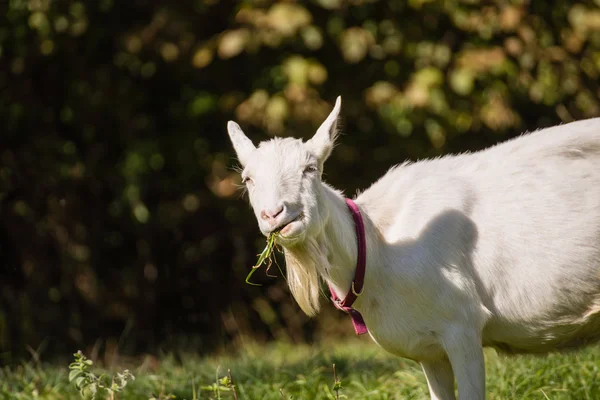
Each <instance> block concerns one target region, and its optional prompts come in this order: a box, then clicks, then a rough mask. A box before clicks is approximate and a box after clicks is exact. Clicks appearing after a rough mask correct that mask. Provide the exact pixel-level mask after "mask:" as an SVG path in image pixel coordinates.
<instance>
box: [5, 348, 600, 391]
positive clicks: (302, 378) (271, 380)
mask: <svg viewBox="0 0 600 400" xmlns="http://www.w3.org/2000/svg"><path fill="white" fill-rule="evenodd" d="M333 364H335V365H336V372H337V379H338V380H339V381H341V389H340V390H339V398H340V399H373V400H378V399H381V400H383V399H427V398H428V395H427V385H426V382H425V377H424V376H423V374H422V373H421V370H420V368H419V366H418V365H417V364H416V363H413V362H411V361H406V360H402V359H399V358H396V357H394V356H391V355H388V354H386V353H385V352H384V351H382V350H380V349H379V348H378V347H377V346H375V345H374V344H372V343H370V342H369V341H368V340H365V339H360V340H358V339H357V340H352V341H349V342H345V343H342V344H335V345H332V346H325V345H321V346H312V347H311V346H296V345H291V344H282V343H275V344H271V345H268V346H258V345H252V346H248V347H247V348H245V349H244V350H243V351H241V352H239V354H236V355H224V356H220V357H205V358H202V357H199V356H195V355H193V354H189V355H187V356H184V357H183V359H182V360H179V361H175V359H174V358H173V357H169V356H167V357H164V358H162V359H161V360H160V362H159V363H158V365H156V366H154V367H150V366H148V365H147V364H144V365H140V366H137V367H136V366H130V365H127V367H130V369H131V372H132V373H133V374H134V375H135V377H136V379H135V380H130V381H129V382H128V383H127V385H126V387H124V388H123V390H122V391H120V392H119V393H116V394H114V397H113V398H115V399H120V400H127V399H160V400H166V399H169V398H171V399H172V398H173V396H175V397H174V398H176V399H188V400H195V399H223V400H226V399H233V398H234V392H233V391H232V390H231V386H230V385H229V382H228V379H222V378H224V377H225V378H226V377H227V376H228V372H227V371H228V369H230V370H231V374H232V377H233V380H234V383H235V392H236V394H237V396H238V398H239V399H240V400H241V399H250V400H257V399H264V400H269V399H273V400H281V399H290V398H293V399H309V400H312V399H315V400H316V399H334V400H335V399H336V398H337V397H336V392H335V390H334V382H335V380H334V370H333V368H332V365H333ZM486 364H487V388H488V393H489V394H488V399H519V400H521V399H553V400H554V399H577V400H580V399H590V400H591V399H600V347H591V348H588V349H585V350H582V351H580V352H575V353H570V354H551V355H549V356H548V357H532V356H518V357H504V356H501V355H498V354H496V352H494V351H492V350H490V351H486ZM93 367H94V368H92V369H93V370H95V371H96V372H98V374H100V373H107V375H108V376H112V375H115V376H116V373H114V374H113V373H111V371H102V370H99V371H98V370H97V369H95V365H94V366H93ZM68 375H69V370H68V368H67V365H60V366H57V365H44V364H42V365H38V364H35V363H25V364H23V365H21V366H18V367H13V368H4V369H0V398H3V399H4V398H6V399H51V400H54V399H78V398H80V395H79V391H78V390H77V388H75V386H74V385H73V384H71V383H69V379H68ZM97 398H98V399H105V398H111V397H110V396H104V395H100V393H99V395H98V397H97Z"/></svg>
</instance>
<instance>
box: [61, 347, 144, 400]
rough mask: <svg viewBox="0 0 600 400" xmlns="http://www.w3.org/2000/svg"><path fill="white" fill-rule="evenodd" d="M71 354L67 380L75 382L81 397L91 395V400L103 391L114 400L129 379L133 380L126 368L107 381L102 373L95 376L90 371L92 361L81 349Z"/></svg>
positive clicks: (133, 377)
mask: <svg viewBox="0 0 600 400" xmlns="http://www.w3.org/2000/svg"><path fill="white" fill-rule="evenodd" d="M73 356H74V357H75V360H74V361H73V362H72V363H71V364H69V370H70V372H69V382H73V383H74V384H75V387H76V388H77V390H79V393H80V394H81V396H82V397H83V398H86V397H91V399H92V400H93V399H95V398H96V395H98V393H99V392H101V391H104V392H106V394H108V396H109V399H110V400H116V398H117V393H119V392H120V391H122V390H123V389H124V388H125V386H127V383H128V382H129V381H130V380H131V381H133V380H135V376H133V374H132V373H131V372H129V370H127V369H126V370H124V371H123V372H118V373H117V374H116V375H114V376H113V377H112V378H111V379H110V383H108V381H107V377H106V376H105V375H104V374H102V375H100V376H96V374H94V373H93V372H91V371H90V367H91V366H92V365H93V364H94V362H93V361H92V360H88V359H87V358H86V356H84V355H83V353H82V352H81V351H78V352H77V353H75V354H73Z"/></svg>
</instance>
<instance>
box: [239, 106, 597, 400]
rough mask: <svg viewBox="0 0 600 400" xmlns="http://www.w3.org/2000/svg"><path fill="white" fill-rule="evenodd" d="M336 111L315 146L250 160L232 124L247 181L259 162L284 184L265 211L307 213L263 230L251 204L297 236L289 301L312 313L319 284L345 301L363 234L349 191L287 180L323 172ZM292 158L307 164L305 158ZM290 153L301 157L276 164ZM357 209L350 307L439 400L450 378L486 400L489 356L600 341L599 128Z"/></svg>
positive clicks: (445, 167)
mask: <svg viewBox="0 0 600 400" xmlns="http://www.w3.org/2000/svg"><path fill="white" fill-rule="evenodd" d="M336 109H337V111H336ZM336 109H334V112H332V115H333V118H332V116H331V115H330V117H329V118H328V120H326V121H325V122H324V124H323V125H322V127H321V128H320V129H319V131H318V132H317V134H316V135H315V137H314V138H313V139H311V140H310V141H308V142H306V143H302V142H300V141H297V140H295V139H294V140H295V141H294V142H292V141H291V140H292V139H283V140H280V139H275V140H274V141H270V142H267V143H266V144H264V143H263V144H261V146H260V147H259V148H258V149H256V148H254V147H253V145H252V148H248V147H246V148H245V149H244V145H245V144H247V143H246V142H243V141H242V140H243V139H240V138H236V133H233V134H232V131H235V129H232V127H231V126H230V135H231V136H232V141H233V143H234V147H235V148H236V151H237V153H238V157H239V158H240V160H241V161H242V159H243V158H244V159H245V160H244V161H242V164H248V165H247V166H246V168H245V170H244V172H247V173H248V174H252V173H254V172H257V171H258V170H260V169H261V168H262V167H261V166H257V165H254V164H252V162H251V161H250V158H248V156H249V155H250V154H251V153H252V152H253V151H257V152H262V153H260V155H261V156H262V157H266V158H265V159H267V160H271V161H272V162H274V163H275V164H274V165H273V164H272V165H270V168H274V167H277V168H279V169H280V171H279V172H280V173H279V174H278V175H271V176H269V177H268V178H267V176H266V175H264V174H263V176H262V177H263V178H267V179H269V180H271V184H274V182H272V180H273V179H275V180H277V179H279V181H278V182H276V184H278V185H279V186H281V185H283V186H284V187H285V191H277V190H276V192H277V195H275V196H274V197H272V198H270V199H271V200H269V201H271V203H269V204H283V210H284V211H283V212H284V213H286V214H288V215H291V216H294V215H296V214H298V212H295V211H289V210H294V209H295V210H296V211H297V210H298V209H299V210H301V211H300V214H298V215H299V216H296V217H295V218H296V219H295V220H292V219H291V217H289V218H287V219H286V217H280V218H281V219H280V220H276V219H271V220H268V221H264V220H263V221H261V219H260V218H259V217H258V215H259V214H258V213H259V212H260V210H258V209H257V208H261V207H262V205H261V204H265V203H263V202H262V200H263V199H264V196H263V194H261V193H260V192H259V193H255V194H254V195H253V193H252V191H251V193H250V197H251V203H252V205H253V207H254V209H255V212H256V213H257V218H259V225H260V226H261V230H263V233H266V232H268V231H269V229H271V231H272V230H273V229H274V228H275V227H277V225H278V224H279V226H283V225H282V224H283V223H289V225H285V228H284V229H287V228H288V227H289V226H291V227H292V228H289V229H291V230H292V231H294V232H295V231H298V232H299V233H296V234H295V235H293V236H290V238H287V242H286V238H285V237H284V239H283V243H282V244H283V246H284V249H285V256H286V261H287V269H288V277H289V278H290V286H291V289H292V292H293V293H294V295H295V297H296V298H297V299H298V301H299V304H300V305H301V306H303V309H305V311H307V312H308V313H309V314H311V313H313V312H315V311H316V310H317V308H318V303H317V304H315V303H314V297H315V296H318V277H321V278H322V279H323V280H325V281H327V282H328V283H329V284H331V285H332V286H333V287H334V288H335V290H336V292H337V293H338V294H340V296H343V295H344V294H345V293H347V292H348V291H349V289H350V282H351V281H352V277H353V273H354V265H355V260H356V242H355V232H354V225H353V222H352V219H351V217H350V215H349V214H348V211H347V210H346V205H345V203H344V200H343V196H342V195H341V193H340V192H338V191H336V190H335V189H333V188H331V187H330V186H328V185H327V184H325V183H323V182H322V181H321V180H320V175H319V176H318V178H315V179H316V180H317V183H314V182H313V178H308V179H307V178H306V176H305V177H303V178H302V180H300V181H293V180H292V181H293V182H295V184H298V183H299V185H298V188H296V189H294V188H295V187H296V186H294V185H293V184H292V183H290V178H289V176H291V175H286V174H291V173H290V172H289V171H291V170H293V169H294V168H293V167H291V165H295V166H296V167H297V168H296V169H298V168H302V166H303V165H304V164H305V163H304V161H302V162H300V161H298V160H305V159H306V160H308V159H310V156H314V157H315V158H316V160H317V161H318V165H319V166H320V168H322V164H323V162H324V161H325V159H326V158H327V156H328V155H329V152H330V151H331V148H325V149H323V147H324V146H328V145H331V146H332V145H333V141H334V140H335V135H336V133H335V120H336V118H337V112H339V100H338V103H336ZM236 126H237V125H236ZM238 129H239V128H238ZM239 133H241V130H240V131H239ZM242 135H243V133H242ZM244 137H245V136H244ZM246 139H247V138H246ZM241 141H242V142H241ZM240 143H243V144H240ZM316 143H318V145H317V144H316ZM250 144H251V143H250ZM298 146H300V147H298ZM302 146H303V147H302ZM297 148H298V149H301V150H302V151H305V152H306V154H304V153H302V154H301V155H298V156H297V157H296V156H295V154H296V153H295V152H297V151H300V150H297ZM275 149H277V151H275ZM282 150H285V151H284V152H283V153H282V154H285V155H286V156H287V157H292V158H294V157H296V158H297V159H296V160H295V161H294V160H291V161H290V160H284V159H282V157H284V156H282V155H281V154H280V155H279V156H278V158H273V159H271V158H269V157H268V155H269V154H270V153H273V152H279V153H281V152H282ZM244 153H245V154H244ZM256 155H259V154H256ZM273 160H276V161H273ZM298 165H300V167H298ZM256 176H260V173H257V175H256ZM274 176H275V177H279V178H274ZM286 176H287V178H286ZM256 181H257V182H255V183H254V184H256V185H257V186H259V185H260V184H259V183H258V181H259V179H258V178H257V179H256ZM314 185H316V186H314ZM313 186H314V190H312V191H311V190H309V189H306V188H307V187H308V188H313ZM265 187H266V186H262V187H261V190H262V189H264V188H265ZM269 187H275V186H269ZM291 192H292V193H291ZM293 192H298V193H295V194H294V193H293ZM306 192H310V193H309V194H310V196H308V197H306ZM290 193H291V194H290ZM311 198H312V200H311ZM273 199H275V200H273ZM355 202H356V204H357V205H358V206H359V207H360V209H361V212H362V214H363V219H364V221H365V227H366V233H367V268H366V270H367V273H366V277H365V284H364V288H363V294H362V295H361V296H360V297H359V298H358V300H357V301H356V302H355V303H354V307H355V308H356V309H357V310H359V311H360V312H361V313H362V315H363V316H364V319H365V321H366V324H367V327H368V328H369V333H370V335H371V337H372V338H373V340H374V341H375V342H377V343H378V344H379V345H380V346H381V347H383V348H384V349H386V350H387V351H389V352H391V353H393V354H396V355H398V356H401V357H406V358H410V359H413V360H416V361H418V362H420V363H421V365H422V367H423V370H424V372H425V374H426V377H427V381H428V384H429V389H430V393H431V396H432V398H433V399H454V398H455V394H454V378H456V381H457V384H458V394H459V399H461V400H481V399H484V398H485V370H484V361H483V349H482V347H484V346H493V347H496V348H498V349H500V350H503V351H507V352H512V353H540V352H547V351H551V350H560V349H566V348H572V347H577V346H580V345H584V344H587V343H590V342H593V341H595V340H598V339H600V118H599V119H590V120H585V121H579V122H573V123H569V124H565V125H560V126H556V127H552V128H548V129H543V130H539V131H536V132H534V133H530V134H525V135H523V136H521V137H518V138H516V139H513V140H510V141H508V142H505V143H502V144H500V145H496V146H494V147H491V148H489V149H486V150H483V151H480V152H476V153H472V154H461V155H455V156H445V157H441V158H437V159H433V160H424V161H419V162H416V163H413V164H410V163H405V164H403V165H400V166H397V167H393V168H392V169H390V171H388V173H387V174H386V175H384V176H383V177H382V178H381V179H379V180H378V181H377V182H376V183H374V184H373V185H372V186H371V187H370V188H369V189H367V190H365V191H364V192H363V193H361V194H360V195H358V197H357V198H356V199H355ZM288 211H289V212H288ZM316 213H317V214H318V218H316V217H314V215H316ZM305 214H306V215H307V216H308V215H312V217H310V218H308V217H305ZM284 215H285V214H284ZM305 218H307V219H308V222H306V221H305V222H304V223H303V224H304V225H302V226H300V227H299V224H300V222H297V221H301V222H302V221H304V219H305ZM289 221H292V222H289ZM295 221H296V222H295ZM267 223H269V224H270V225H269V226H270V228H269V227H266V228H265V226H267V225H265V224H267ZM282 232H283V231H282ZM316 277H317V278H316ZM315 279H316V280H317V282H316V283H315ZM294 285H295V286H294ZM315 286H316V287H315ZM315 291H316V292H315ZM315 293H316V294H315ZM311 299H313V300H311Z"/></svg>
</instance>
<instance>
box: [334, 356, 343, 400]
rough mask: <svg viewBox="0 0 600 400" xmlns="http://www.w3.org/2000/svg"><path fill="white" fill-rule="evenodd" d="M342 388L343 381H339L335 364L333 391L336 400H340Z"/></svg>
mask: <svg viewBox="0 0 600 400" xmlns="http://www.w3.org/2000/svg"><path fill="white" fill-rule="evenodd" d="M341 388H342V381H341V380H339V379H338V377H337V372H336V370H335V364H333V388H332V389H333V391H334V392H335V399H336V400H340V389H341Z"/></svg>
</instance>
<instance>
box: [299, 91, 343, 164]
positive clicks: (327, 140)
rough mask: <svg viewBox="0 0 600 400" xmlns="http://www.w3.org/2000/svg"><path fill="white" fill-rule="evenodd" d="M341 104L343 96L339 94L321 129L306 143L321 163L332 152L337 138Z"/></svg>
mask: <svg viewBox="0 0 600 400" xmlns="http://www.w3.org/2000/svg"><path fill="white" fill-rule="evenodd" d="M341 106H342V98H341V96H338V98H337V99H336V100H335V106H334V107H333V111H331V113H330V114H329V116H328V117H327V119H326V120H325V121H323V123H322V124H321V126H320V127H319V129H317V133H315V135H314V136H313V137H312V138H311V139H310V140H309V141H308V142H306V145H307V146H308V147H309V148H310V150H311V151H312V152H313V153H314V154H315V155H316V156H317V157H318V158H319V161H321V163H323V162H325V160H327V157H329V155H330V154H331V150H333V145H334V144H335V139H336V138H337V136H338V130H337V120H338V115H339V114H340V108H341Z"/></svg>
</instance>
